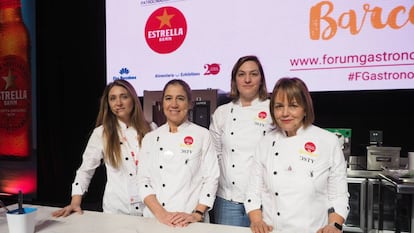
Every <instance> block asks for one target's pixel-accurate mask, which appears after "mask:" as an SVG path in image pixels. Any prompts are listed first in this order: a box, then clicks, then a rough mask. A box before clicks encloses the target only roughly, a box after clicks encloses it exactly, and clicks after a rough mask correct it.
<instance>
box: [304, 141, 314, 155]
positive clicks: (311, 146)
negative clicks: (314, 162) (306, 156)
mask: <svg viewBox="0 0 414 233" xmlns="http://www.w3.org/2000/svg"><path fill="white" fill-rule="evenodd" d="M305 150H306V151H307V152H310V153H313V152H314V151H315V150H316V146H315V144H313V142H307V143H305Z"/></svg>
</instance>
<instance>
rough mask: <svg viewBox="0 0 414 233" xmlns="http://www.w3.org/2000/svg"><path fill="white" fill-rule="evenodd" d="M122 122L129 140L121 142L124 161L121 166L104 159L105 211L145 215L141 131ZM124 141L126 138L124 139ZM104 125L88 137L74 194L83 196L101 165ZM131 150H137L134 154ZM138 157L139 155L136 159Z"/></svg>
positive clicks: (75, 181)
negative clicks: (139, 170)
mask: <svg viewBox="0 0 414 233" xmlns="http://www.w3.org/2000/svg"><path fill="white" fill-rule="evenodd" d="M118 123H119V125H120V128H121V129H120V132H119V136H120V138H122V137H123V136H125V138H126V141H124V142H121V157H122V163H121V166H120V167H119V168H114V167H112V166H111V165H110V164H109V163H106V162H105V166H106V176H107V182H106V185H105V192H104V195H103V204H102V208H103V211H104V212H106V213H118V214H128V215H139V216H142V212H143V209H144V204H143V202H142V200H141V198H139V196H138V183H137V166H136V165H135V160H136V159H139V158H138V153H139V150H140V148H139V144H138V139H137V137H138V134H137V131H136V130H135V129H134V128H133V127H128V128H127V127H126V124H125V123H123V122H121V121H118ZM121 141H123V140H121ZM104 144H105V142H104V137H103V126H102V125H101V126H99V127H97V128H95V129H94V130H93V132H92V135H91V137H90V138H89V141H88V144H87V146H86V149H85V152H84V153H83V159H82V164H81V166H80V167H79V169H78V170H77V171H76V177H75V180H74V182H73V184H72V195H83V194H84V193H85V192H87V190H88V187H89V183H90V181H91V179H92V177H93V174H94V173H95V169H96V168H97V167H98V166H99V165H100V164H101V161H102V159H103V155H104ZM131 152H133V153H134V156H132V154H131ZM134 157H136V158H134Z"/></svg>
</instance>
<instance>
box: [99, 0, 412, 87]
mask: <svg viewBox="0 0 414 233" xmlns="http://www.w3.org/2000/svg"><path fill="white" fill-rule="evenodd" d="M181 14H182V15H181ZM106 19H107V22H106V26H107V29H106V39H107V47H106V53H107V81H108V82H111V81H113V80H114V79H117V78H124V79H128V80H129V81H130V82H131V83H133V84H134V85H135V87H136V88H137V91H138V93H139V95H142V94H143V91H144V90H161V89H162V87H163V86H164V84H165V83H166V82H167V81H168V80H170V79H172V78H181V79H184V80H185V81H187V82H188V83H189V84H190V86H191V87H192V89H205V88H213V89H221V90H223V91H226V92H228V91H229V89H230V73H231V69H232V67H233V65H234V63H235V62H236V60H237V59H238V58H239V57H240V56H244V55H250V54H253V55H257V56H258V57H259V59H260V60H261V62H262V64H263V67H264V70H265V75H266V81H267V85H268V89H269V91H271V89H272V88H273V85H274V84H275V82H276V81H277V79H278V78H280V77H283V76H296V77H300V78H302V79H303V80H304V81H305V82H306V83H307V85H308V87H309V89H310V90H311V91H342V90H381V89H411V88H414V2H413V0H393V1H390V0H365V1H361V0H354V1H347V0H338V1H332V2H330V1H314V0H306V1H305V0H290V1H275V0H259V1H251V0H250V1H247V0H238V1H232V0H226V1H219V0H209V1H206V0H205V1H202V0H182V1H171V0H170V1H169V0H141V1H137V0H123V1H119V0H106ZM183 22H184V23H183ZM318 24H319V25H318ZM151 25H152V26H151ZM154 25H155V26H154ZM318 30H319V32H318ZM162 33H164V34H165V35H164V36H162ZM147 41H150V42H148V43H147ZM151 43H152V45H151ZM180 43H181V44H180ZM177 44H179V45H177ZM154 45H155V47H157V48H161V49H166V50H172V51H171V52H165V53H160V52H159V51H156V50H154V49H153V46H154ZM207 67H210V70H209V69H208V68H207ZM206 72H207V73H210V74H205V73H206Z"/></svg>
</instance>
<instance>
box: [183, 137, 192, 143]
mask: <svg viewBox="0 0 414 233" xmlns="http://www.w3.org/2000/svg"><path fill="white" fill-rule="evenodd" d="M193 142H194V139H193V137H191V136H187V137H185V138H184V143H185V144H186V145H192V144H193Z"/></svg>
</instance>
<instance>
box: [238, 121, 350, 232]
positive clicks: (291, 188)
mask: <svg viewBox="0 0 414 233" xmlns="http://www.w3.org/2000/svg"><path fill="white" fill-rule="evenodd" d="M251 176H252V177H251V179H250V183H249V184H250V186H249V189H248V191H247V194H246V201H245V203H244V204H245V207H246V211H247V212H250V211H252V210H255V209H260V208H262V211H263V220H264V221H265V222H266V223H267V224H269V225H272V226H273V227H274V229H275V230H274V231H275V232H277V233H282V232H283V233H285V232H286V233H287V232H289V233H290V232H309V233H315V232H316V231H317V230H318V229H320V228H321V227H323V226H325V225H327V224H328V209H329V208H331V207H333V208H334V210H335V212H336V213H337V214H339V215H341V216H342V217H343V218H344V219H346V217H347V215H348V212H349V206H348V197H349V194H348V186H347V180H346V163H345V159H344V155H343V152H342V150H341V146H340V144H339V140H338V138H337V137H336V136H335V135H334V134H333V133H331V132H328V131H326V130H324V129H321V128H319V127H317V126H313V125H310V126H308V127H307V128H306V129H304V128H300V129H299V130H298V131H297V134H296V136H292V137H287V136H286V135H285V133H284V132H282V131H278V130H275V131H272V132H271V133H269V134H268V135H266V136H265V137H264V139H263V140H262V142H260V144H259V146H258V147H257V150H256V153H255V163H254V168H253V170H252V172H251Z"/></svg>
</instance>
